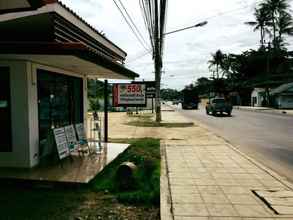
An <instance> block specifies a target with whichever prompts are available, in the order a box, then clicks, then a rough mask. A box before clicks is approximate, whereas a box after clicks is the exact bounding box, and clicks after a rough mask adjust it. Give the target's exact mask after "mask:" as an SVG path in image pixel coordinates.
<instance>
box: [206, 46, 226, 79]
mask: <svg viewBox="0 0 293 220" xmlns="http://www.w3.org/2000/svg"><path fill="white" fill-rule="evenodd" d="M212 57H213V58H212V59H211V60H209V61H208V63H209V64H210V65H209V68H210V69H211V68H212V67H214V66H216V74H217V75H216V76H217V77H216V78H217V79H219V78H220V74H219V69H220V68H221V67H222V66H223V61H224V57H225V55H224V54H223V53H222V51H221V50H217V51H216V53H214V54H212Z"/></svg>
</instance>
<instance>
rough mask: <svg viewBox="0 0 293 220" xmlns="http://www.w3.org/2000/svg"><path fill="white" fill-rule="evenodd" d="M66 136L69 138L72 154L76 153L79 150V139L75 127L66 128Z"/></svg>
mask: <svg viewBox="0 0 293 220" xmlns="http://www.w3.org/2000/svg"><path fill="white" fill-rule="evenodd" d="M64 129H65V135H66V138H67V143H68V147H69V150H70V152H72V151H75V150H76V148H77V139H76V134H75V130H74V127H73V125H68V126H65V127H64Z"/></svg>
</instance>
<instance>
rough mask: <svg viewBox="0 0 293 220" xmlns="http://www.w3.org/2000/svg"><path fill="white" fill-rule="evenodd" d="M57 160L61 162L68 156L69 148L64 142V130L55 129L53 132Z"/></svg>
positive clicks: (65, 141)
mask: <svg viewBox="0 0 293 220" xmlns="http://www.w3.org/2000/svg"><path fill="white" fill-rule="evenodd" d="M53 133H54V137H55V141H56V146H57V151H58V155H59V159H60V160H62V159H64V158H65V157H68V156H69V154H70V153H69V148H68V143H67V140H66V135H65V130H64V128H56V129H54V130H53Z"/></svg>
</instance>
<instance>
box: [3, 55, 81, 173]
mask: <svg viewBox="0 0 293 220" xmlns="http://www.w3.org/2000/svg"><path fill="white" fill-rule="evenodd" d="M0 66H5V67H9V68H10V87H11V121H12V124H11V127H12V152H3V153H2V152H0V167H22V168H31V167H34V166H36V165H37V164H38V163H39V123H38V87H37V70H38V69H44V70H47V71H52V72H55V73H60V74H65V75H71V76H77V77H81V78H82V79H83V86H84V120H85V122H86V119H87V117H86V115H87V86H86V76H84V75H81V74H80V75H77V74H72V73H70V72H67V71H66V70H62V69H56V68H53V67H48V66H44V65H40V64H36V63H32V62H29V61H4V60H2V61H1V60H0ZM85 124H86V123H85Z"/></svg>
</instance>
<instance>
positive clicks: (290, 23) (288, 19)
mask: <svg viewBox="0 0 293 220" xmlns="http://www.w3.org/2000/svg"><path fill="white" fill-rule="evenodd" d="M276 24H277V26H278V37H277V42H278V45H279V46H280V47H281V46H284V45H283V44H284V36H283V35H289V36H292V35H293V19H292V15H291V14H289V13H288V12H282V13H280V16H279V18H278V20H277V22H276Z"/></svg>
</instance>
